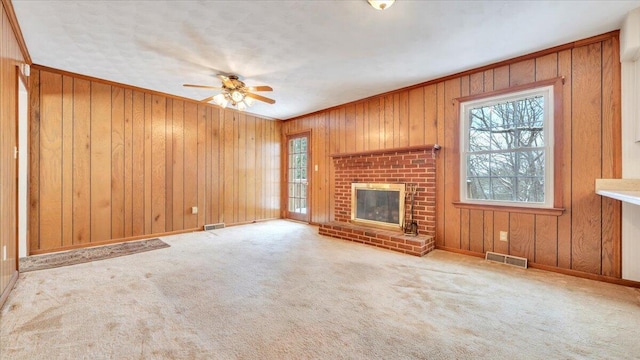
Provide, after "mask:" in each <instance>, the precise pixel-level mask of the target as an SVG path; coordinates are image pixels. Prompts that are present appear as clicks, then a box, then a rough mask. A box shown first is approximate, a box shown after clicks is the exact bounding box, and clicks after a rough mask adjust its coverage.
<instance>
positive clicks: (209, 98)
mask: <svg viewBox="0 0 640 360" xmlns="http://www.w3.org/2000/svg"><path fill="white" fill-rule="evenodd" d="M214 97H215V95H213V96H209V97H208V98H204V99H202V100H200V102H203V103H207V102H209V101H211V100H213V98H214Z"/></svg>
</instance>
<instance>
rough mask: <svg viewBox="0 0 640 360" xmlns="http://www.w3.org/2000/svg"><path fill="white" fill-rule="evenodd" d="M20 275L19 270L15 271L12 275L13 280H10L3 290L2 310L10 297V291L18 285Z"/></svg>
mask: <svg viewBox="0 0 640 360" xmlns="http://www.w3.org/2000/svg"><path fill="white" fill-rule="evenodd" d="M19 276H20V273H19V272H18V271H16V272H14V273H13V275H12V276H11V280H9V284H8V285H7V287H6V288H5V289H4V291H3V292H2V295H0V310H2V307H3V306H4V303H5V302H7V299H8V298H9V293H10V292H11V290H13V287H14V286H15V285H16V281H18V277H19Z"/></svg>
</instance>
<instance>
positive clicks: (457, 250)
mask: <svg viewBox="0 0 640 360" xmlns="http://www.w3.org/2000/svg"><path fill="white" fill-rule="evenodd" d="M436 249H438V250H444V251H448V252H452V253H456V254H462V255H469V256H475V257H480V258H484V254H482V253H477V252H475V251H469V250H462V249H456V248H450V247H446V246H440V245H436Z"/></svg>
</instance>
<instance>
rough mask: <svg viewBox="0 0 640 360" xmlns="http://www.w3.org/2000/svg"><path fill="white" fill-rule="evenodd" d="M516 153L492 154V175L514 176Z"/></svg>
mask: <svg viewBox="0 0 640 360" xmlns="http://www.w3.org/2000/svg"><path fill="white" fill-rule="evenodd" d="M515 157H516V153H513V152H507V153H497V154H491V155H490V168H491V175H492V176H512V175H515V174H516V164H515V161H514V158H515Z"/></svg>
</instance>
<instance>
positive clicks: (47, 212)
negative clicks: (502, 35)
mask: <svg viewBox="0 0 640 360" xmlns="http://www.w3.org/2000/svg"><path fill="white" fill-rule="evenodd" d="M30 80H31V115H30V118H31V125H30V139H31V143H30V144H31V148H30V154H31V157H30V175H29V176H30V186H29V196H30V217H29V244H30V253H32V254H35V253H41V252H48V251H52V250H60V249H65V248H70V247H77V246H83V245H86V244H98V243H105V242H112V241H118V240H122V239H135V238H140V237H150V236H152V235H158V234H164V233H170V232H181V231H188V230H196V229H201V228H202V226H203V225H205V224H212V223H218V222H224V223H226V224H227V225H231V224H240V223H247V222H253V221H256V220H263V219H270V218H277V217H279V207H280V204H279V197H280V192H279V191H280V190H279V186H280V185H279V184H280V174H279V171H280V133H281V132H280V129H279V127H280V123H278V122H276V121H271V120H266V119H262V118H258V117H255V116H251V115H247V114H244V113H240V112H237V111H234V110H230V109H226V110H223V109H220V108H218V107H214V106H211V105H206V104H199V103H197V102H193V101H186V100H183V99H177V98H171V97H167V96H163V95H159V94H155V93H150V92H144V91H142V90H139V89H133V88H128V87H124V86H118V85H116V84H110V83H106V82H102V81H98V80H95V79H88V78H85V77H82V76H76V75H73V74H68V73H64V72H58V71H55V70H51V69H45V68H41V67H33V70H32V72H31V77H30ZM193 206H197V207H198V213H197V214H192V213H191V208H192V207H193Z"/></svg>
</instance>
